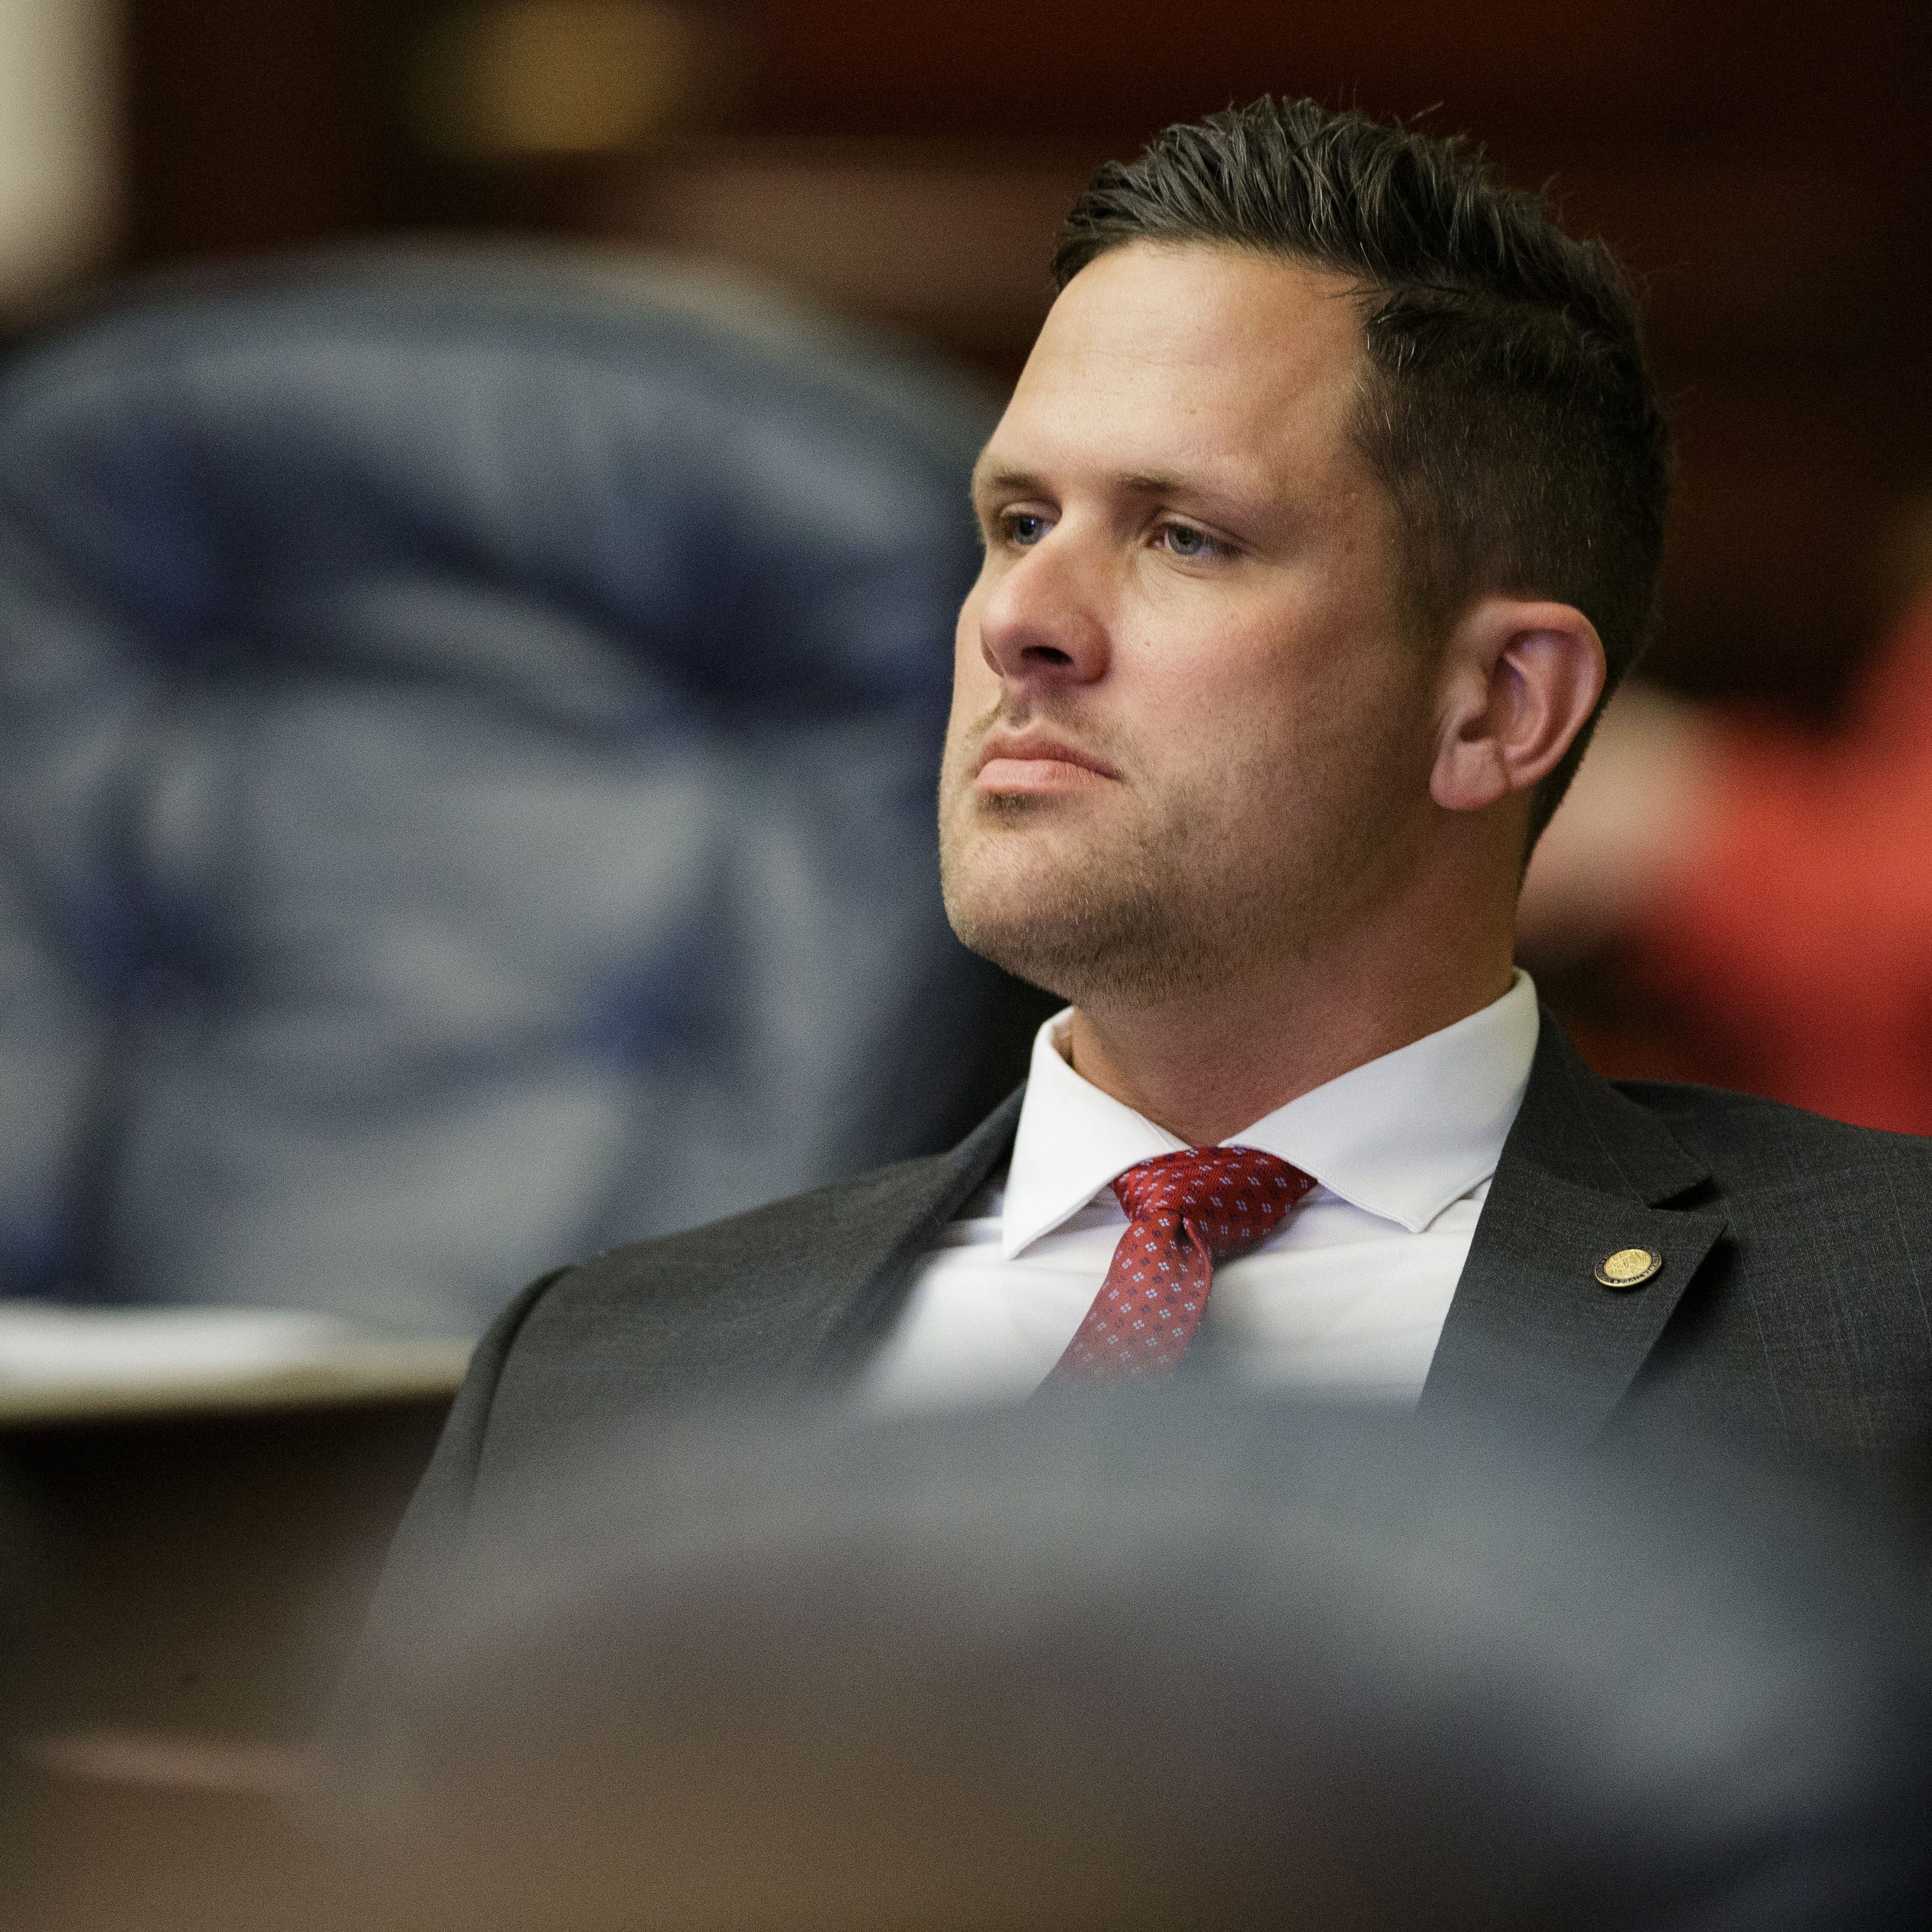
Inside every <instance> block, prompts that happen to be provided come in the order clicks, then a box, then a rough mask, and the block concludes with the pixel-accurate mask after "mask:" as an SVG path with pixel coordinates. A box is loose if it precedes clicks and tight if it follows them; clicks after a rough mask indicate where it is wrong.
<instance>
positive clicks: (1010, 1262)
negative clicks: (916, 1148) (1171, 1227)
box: [864, 973, 1538, 1409]
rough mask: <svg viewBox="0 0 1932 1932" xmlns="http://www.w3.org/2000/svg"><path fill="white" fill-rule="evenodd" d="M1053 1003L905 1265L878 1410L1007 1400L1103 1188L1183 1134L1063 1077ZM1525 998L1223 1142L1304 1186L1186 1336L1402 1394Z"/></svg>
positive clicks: (1308, 1385) (1272, 1370) (1528, 1015)
mask: <svg viewBox="0 0 1932 1932" xmlns="http://www.w3.org/2000/svg"><path fill="white" fill-rule="evenodd" d="M1066 1026H1067V1014H1066V1013H1060V1014H1058V1015H1056V1016H1055V1017H1054V1018H1053V1019H1051V1020H1049V1021H1048V1022H1047V1023H1046V1025H1044V1026H1043V1027H1042V1028H1040V1034H1039V1036H1038V1037H1037V1039H1036V1040H1034V1049H1033V1065H1032V1069H1031V1073H1030V1075H1029V1076H1028V1082H1027V1090H1026V1098H1025V1101H1024V1103H1022V1107H1021V1110H1020V1118H1019V1130H1018V1133H1017V1134H1016V1137H1015V1139H1014V1142H1013V1158H1012V1161H1011V1163H1010V1165H1009V1166H1008V1168H1007V1171H1006V1172H1005V1173H1004V1174H1002V1175H995V1177H994V1178H993V1179H992V1181H989V1183H988V1184H987V1185H986V1187H983V1188H982V1189H981V1190H980V1192H979V1193H978V1194H977V1195H976V1196H974V1199H972V1200H971V1201H969V1202H968V1203H967V1205H966V1208H965V1212H964V1213H963V1214H962V1217H961V1218H960V1219H959V1220H956V1221H955V1222H953V1223H952V1224H951V1225H950V1226H949V1227H948V1228H947V1230H946V1232H945V1233H944V1235H942V1236H941V1239H940V1241H938V1244H937V1245H936V1246H935V1247H933V1248H932V1249H931V1250H929V1252H928V1253H926V1256H924V1257H923V1258H922V1259H921V1261H920V1262H919V1265H918V1268H917V1270H916V1273H915V1274H914V1275H913V1282H912V1286H911V1290H910V1295H908V1297H907V1301H906V1304H905V1307H904V1310H902V1312H901V1314H900V1316H899V1318H898V1322H897V1323H896V1325H895V1327H894V1328H893V1330H892V1333H891V1334H889V1336H888V1337H886V1343H885V1346H884V1348H883V1350H882V1351H881V1352H880V1355H879V1356H878V1357H877V1359H876V1360H875V1361H874V1363H873V1364H872V1366H871V1369H870V1370H869V1371H868V1376H867V1378H866V1380H865V1385H864V1393H865V1397H866V1399H867V1400H868V1402H869V1403H871V1405H872V1406H875V1407H878V1408H881V1409H907V1408H919V1407H929V1406H932V1407H938V1406H952V1405H956V1404H965V1403H998V1402H1010V1401H1019V1400H1024V1399H1025V1397H1027V1396H1028V1395H1029V1394H1031V1393H1032V1392H1033V1391H1034V1390H1035V1389H1037V1388H1038V1387H1039V1386H1040V1384H1041V1382H1043V1381H1044V1380H1045V1379H1046V1376H1047V1373H1048V1372H1049V1370H1051V1369H1052V1367H1053V1365H1054V1364H1055V1362H1057V1361H1058V1360H1059V1359H1060V1356H1061V1352H1062V1351H1063V1350H1064V1349H1065V1348H1066V1346H1067V1343H1069V1342H1070V1341H1071V1340H1073V1334H1074V1331H1075V1330H1076V1329H1077V1328H1079V1325H1080V1324H1081V1322H1082V1319H1083V1318H1084V1317H1085V1315H1086V1313H1087V1310H1088V1308H1089V1307H1091V1305H1092V1304H1093V1301H1094V1296H1095V1295H1097V1294H1098V1293H1099V1292H1100V1284H1101V1283H1102V1282H1103V1280H1105V1279H1106V1273H1107V1265H1108V1263H1109V1262H1110V1261H1111V1260H1112V1259H1113V1253H1114V1247H1115V1243H1116V1242H1118V1241H1119V1239H1120V1238H1121V1234H1122V1233H1123V1232H1124V1230H1125V1229H1126V1227H1127V1216H1126V1215H1125V1214H1124V1212H1123V1211H1121V1205H1120V1203H1119V1202H1118V1200H1117V1199H1115V1195H1114V1191H1113V1187H1112V1181H1113V1180H1114V1178H1115V1175H1119V1174H1121V1173H1124V1172H1125V1171H1126V1170H1127V1169H1129V1168H1130V1167H1132V1166H1134V1165H1135V1164H1136V1163H1137V1162H1139V1161H1143V1160H1150V1159H1151V1158H1152V1157H1154V1155H1156V1154H1172V1153H1174V1152H1175V1151H1177V1150H1178V1148H1181V1146H1182V1145H1184V1143H1182V1142H1180V1141H1178V1140H1176V1139H1175V1138H1174V1136H1172V1134H1169V1133H1166V1132H1165V1131H1164V1130H1163V1129H1161V1128H1160V1127H1156V1126H1155V1125H1154V1123H1153V1122H1152V1121H1148V1120H1146V1119H1144V1118H1142V1116H1141V1115H1139V1114H1137V1113H1136V1112H1134V1111H1133V1109H1132V1108H1130V1107H1128V1106H1124V1105H1123V1104H1122V1103H1121V1102H1120V1101H1118V1100H1114V1099H1112V1097H1110V1096H1109V1095H1107V1094H1103V1093H1102V1092H1101V1091H1100V1089H1099V1088H1097V1087H1095V1086H1093V1085H1090V1084H1089V1083H1088V1082H1087V1081H1085V1080H1083V1079H1082V1078H1081V1077H1080V1076H1079V1074H1077V1073H1075V1072H1074V1070H1073V1067H1071V1066H1070V1064H1068V1061H1067V1057H1066V1052H1065V1039H1066ZM1537 1030H1538V1017H1537V1004H1536V989H1535V986H1532V984H1531V983H1530V980H1529V976H1528V974H1524V973H1518V974H1517V975H1516V977H1515V979H1514V982H1513V983H1512V984H1511V987H1510V990H1509V991H1508V992H1507V993H1505V995H1503V996H1502V998H1501V999H1499V1000H1498V1001H1496V1002H1495V1003H1494V1004H1493V1005H1490V1006H1487V1007H1484V1008H1483V1010H1481V1012H1480V1013H1472V1014H1471V1015H1470V1016H1469V1018H1468V1019H1463V1020H1458V1021H1457V1022H1456V1024H1455V1025H1454V1026H1449V1027H1445V1028H1443V1029H1442V1031H1440V1032H1439V1033H1433V1034H1430V1035H1429V1036H1428V1037H1427V1038H1426V1039H1423V1040H1416V1041H1415V1042H1413V1043H1411V1044H1410V1045H1409V1046H1405V1047H1402V1048H1400V1049H1398V1050H1397V1052H1394V1053H1390V1054H1385V1055H1383V1056H1382V1058H1381V1059H1379V1060H1372V1061H1369V1062H1368V1063H1367V1064H1366V1065H1364V1066H1361V1067H1354V1068H1352V1069H1351V1070H1349V1072H1348V1073H1344V1074H1343V1075H1341V1076H1340V1078H1338V1079H1334V1080H1331V1081H1330V1082H1328V1083H1327V1085H1325V1086H1321V1087H1318V1088H1315V1089H1314V1090H1313V1091H1312V1092H1310V1093H1307V1094H1303V1095H1302V1096H1301V1098H1300V1099H1299V1100H1291V1101H1290V1102H1289V1103H1288V1105H1287V1106H1285V1107H1280V1108H1277V1109H1276V1110H1275V1111H1274V1112H1273V1113H1272V1114H1270V1115H1268V1116H1267V1117H1266V1118H1265V1119H1262V1120H1260V1121H1256V1123H1255V1124H1254V1125H1253V1127H1250V1128H1249V1129H1247V1131H1246V1132H1245V1133H1238V1134H1235V1135H1234V1136H1231V1137H1230V1139H1228V1140H1227V1141H1226V1142H1223V1145H1225V1146H1228V1147H1251V1148H1264V1149H1265V1150H1266V1151H1268V1153H1270V1154H1277V1155H1279V1156H1280V1157H1281V1158H1282V1159H1283V1160H1286V1161H1287V1162H1289V1163H1291V1164H1292V1166H1296V1167H1298V1168H1300V1169H1301V1171H1302V1172H1304V1174H1308V1175H1313V1177H1314V1178H1315V1180H1316V1182H1317V1183H1318V1185H1317V1186H1316V1187H1314V1188H1313V1189H1311V1190H1310V1192H1309V1193H1308V1194H1307V1196H1306V1197H1305V1198H1304V1200H1303V1202H1302V1204H1301V1207H1300V1208H1298V1209H1297V1210H1296V1211H1295V1214H1294V1215H1293V1216H1292V1218H1291V1219H1290V1220H1289V1223H1288V1225H1287V1226H1286V1227H1285V1228H1284V1229H1283V1230H1282V1231H1281V1232H1280V1233H1279V1234H1277V1235H1274V1236H1273V1237H1272V1238H1270V1239H1269V1240H1268V1241H1266V1242H1265V1243H1264V1244H1262V1246H1261V1247H1258V1248H1256V1249H1254V1250H1251V1251H1250V1252H1249V1253H1246V1254H1244V1255H1242V1256H1240V1257H1239V1258H1238V1259H1235V1260H1232V1261H1229V1262H1223V1263H1222V1264H1221V1265H1219V1266H1218V1267H1217V1268H1216V1269H1215V1271H1214V1286H1213V1288H1212V1289H1211V1291H1210V1292H1209V1295H1208V1312H1207V1315H1206V1316H1205V1322H1204V1326H1203V1329H1202V1335H1201V1337H1199V1340H1197V1342H1196V1347H1197V1348H1199V1347H1201V1346H1204V1345H1205V1346H1208V1347H1209V1348H1211V1349H1213V1350H1214V1354H1215V1356H1216V1358H1217V1361H1221V1362H1224V1363H1225V1364H1227V1365H1228V1366H1229V1367H1230V1368H1231V1369H1232V1370H1233V1371H1234V1372H1235V1373H1237V1374H1238V1375H1241V1376H1244V1377H1247V1378H1248V1379H1251V1380H1253V1382H1256V1383H1261V1384H1267V1385H1272V1386H1275V1387H1283V1388H1289V1387H1292V1388H1304V1389H1310V1390H1319V1391H1325V1392H1328V1393H1330V1394H1338V1395H1340V1394H1346V1395H1348V1396H1350V1397H1369V1398H1379V1399H1382V1400H1390V1401H1394V1402H1401V1403H1413V1402H1414V1401H1415V1399H1416V1397H1418V1395H1419V1394H1421V1390H1422V1384H1423V1380H1424V1377H1425V1376H1427V1374H1428V1373H1429V1364H1430V1361H1431V1360H1432V1359H1433V1357H1434V1355H1435V1353H1436V1343H1437V1342H1438V1340H1439V1339H1440V1337H1441V1335H1442V1323H1443V1320H1444V1318H1445V1316H1447V1315H1448V1312H1449V1302H1450V1298H1451V1296H1452V1295H1454V1293H1455V1292H1456V1283H1457V1281H1458V1280H1459V1279H1460V1277H1461V1275H1462V1273H1463V1262H1465V1261H1466V1259H1468V1257H1469V1241H1470V1238H1471V1236H1472V1235H1473V1234H1474V1233H1475V1227H1476V1217H1477V1216H1478V1214H1480V1213H1481V1211H1482V1205H1483V1202H1484V1197H1485V1196H1487V1194H1488V1193H1489V1191H1490V1177H1491V1176H1492V1175H1493V1174H1494V1173H1495V1172H1496V1160H1497V1157H1499V1155H1500V1154H1501V1153H1502V1145H1503V1141H1504V1139H1505V1136H1507V1135H1508V1133H1509V1130H1510V1125H1511V1122H1512V1121H1514V1120H1515V1118H1516V1115H1517V1108H1518V1107H1519V1106H1521V1104H1522V1102H1523V1089H1524V1088H1525V1087H1526V1085H1528V1084H1529V1065H1530V1061H1531V1060H1532V1058H1533V1057H1534V1055H1535V1052H1536V1037H1537Z"/></svg>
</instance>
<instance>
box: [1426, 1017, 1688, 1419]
mask: <svg viewBox="0 0 1932 1932" xmlns="http://www.w3.org/2000/svg"><path fill="white" fill-rule="evenodd" d="M1708 1179H1709V1169H1707V1168H1706V1167H1705V1166H1704V1165H1703V1163H1701V1162H1700V1161H1698V1160H1696V1159H1695V1158H1694V1157H1692V1156H1691V1154H1689V1153H1688V1152H1687V1151H1685V1148H1684V1147H1683V1146H1682V1145H1681V1144H1680V1143H1679V1142H1678V1141H1677V1140H1676V1139H1675V1137H1674V1136H1673V1135H1672V1134H1671V1133H1670V1130H1669V1129H1668V1128H1667V1127H1665V1126H1664V1123H1663V1122H1662V1121H1660V1120H1659V1119H1658V1118H1657V1116H1656V1115H1654V1114H1652V1113H1651V1112H1649V1111H1648V1110H1647V1109H1645V1108H1643V1107H1641V1106H1638V1105H1637V1103H1636V1102H1635V1101H1634V1100H1629V1099H1628V1098H1626V1097H1625V1096H1624V1095H1623V1094H1619V1092H1618V1091H1616V1088H1613V1087H1612V1086H1611V1085H1610V1084H1609V1083H1608V1082H1607V1081H1604V1080H1603V1079H1600V1078H1598V1076H1597V1075H1596V1074H1595V1073H1592V1072H1591V1071H1590V1070H1589V1068H1588V1067H1586V1066H1585V1065H1584V1064H1583V1061H1581V1060H1580V1058H1578V1057H1577V1052H1576V1050H1575V1049H1574V1048H1573V1047H1572V1046H1571V1044H1570V1043H1569V1041H1568V1040H1567V1039H1565V1037H1564V1035H1563V1032H1562V1028H1560V1027H1559V1025H1558V1024H1557V1022H1556V1019H1554V1018H1553V1016H1551V1015H1550V1013H1548V1012H1547V1011H1546V1012H1545V1013H1544V1016H1543V1025H1542V1031H1541V1035H1540V1037H1539V1038H1538V1043H1537V1050H1536V1058H1535V1063H1534V1064H1533V1066H1532V1069H1531V1072H1530V1078H1529V1088H1528V1089H1527V1091H1526V1093H1525V1094H1524V1096H1523V1108H1522V1110H1521V1112H1520V1113H1519V1114H1518V1115H1517V1120H1516V1124H1515V1126H1514V1127H1513V1128H1512V1129H1511V1133H1510V1136H1509V1139H1508V1142H1506V1143H1505V1145H1504V1148H1503V1153H1502V1160H1500V1161H1499V1163H1498V1164H1497V1167H1496V1180H1495V1181H1494V1183H1493V1185H1492V1186H1491V1188H1490V1195H1489V1199H1488V1200H1487V1202H1485V1203H1484V1208H1483V1213H1482V1218H1481V1220H1480V1221H1479V1222H1478V1224H1477V1228H1476V1234H1475V1240H1474V1241H1473V1242H1472V1244H1471V1245H1470V1249H1469V1262H1468V1264H1467V1265H1466V1267H1465V1268H1464V1269H1463V1278H1462V1280H1461V1281H1460V1283H1459V1284H1458V1285H1457V1289H1456V1295H1455V1299H1454V1301H1453V1302H1452V1303H1451V1305H1450V1310H1449V1316H1448V1321H1447V1322H1445V1324H1444V1326H1443V1330H1442V1341H1441V1343H1440V1344H1439V1346H1438V1348H1437V1350H1436V1359H1435V1361H1434V1363H1433V1365H1432V1366H1431V1367H1430V1373H1429V1379H1428V1382H1427V1385H1426V1386H1425V1388H1424V1391H1423V1395H1422V1406H1423V1408H1424V1410H1425V1411H1433V1410H1438V1409H1442V1408H1445V1407H1448V1406H1454V1404H1456V1403H1460V1402H1462V1401H1465V1400H1471V1399H1475V1398H1481V1397H1486V1396H1487V1397H1490V1398H1492V1399H1493V1398H1494V1397H1497V1396H1499V1395H1500V1396H1502V1397H1505V1398H1506V1399H1507V1400H1509V1401H1510V1402H1511V1403H1515V1404H1519V1405H1522V1406H1528V1407H1531V1408H1533V1409H1538V1410H1540V1411H1543V1412H1547V1413H1549V1414H1551V1415H1554V1416H1556V1417H1558V1418H1560V1419H1561V1423H1562V1427H1564V1428H1565V1429H1566V1430H1574V1432H1575V1433H1577V1434H1578V1435H1580V1436H1590V1435H1594V1434H1595V1433H1596V1431H1597V1430H1598V1429H1600V1428H1601V1427H1602V1425H1603V1424H1604V1421H1606V1420H1607V1418H1608V1417H1609V1415H1610V1412H1611V1411H1612V1410H1613V1409H1614V1408H1615V1407H1616V1405H1617V1403H1619V1401H1620V1400H1622V1397H1623V1395H1624V1394H1625V1391H1627V1390H1628V1388H1629V1387H1630V1385H1631V1382H1632V1380H1633V1379H1634V1378H1635V1376H1636V1375H1637V1372H1638V1371H1639V1370H1640V1369H1641V1368H1642V1367H1643V1364H1644V1362H1645V1361H1646V1358H1648V1357H1649V1354H1650V1352H1651V1350H1652V1348H1653V1347H1654V1346H1655V1344H1656V1342H1657V1340H1658V1337H1659V1336H1660V1335H1661V1334H1662V1333H1663V1332H1664V1325H1665V1324H1666V1323H1667V1322H1669V1320H1670V1317H1671V1315H1672V1313H1673V1311H1674V1310H1676V1307H1677V1304H1678V1302H1679V1299H1680V1298H1682V1295H1683V1293H1684V1291H1685V1288H1686V1287H1687V1286H1688V1285H1689V1283H1690V1280H1691V1277H1692V1276H1693V1275H1694V1274H1695V1273H1696V1272H1697V1268H1698V1267H1699V1265H1700V1264H1701V1263H1702V1262H1703V1259H1704V1257H1705V1256H1706V1254H1707V1253H1709V1251H1710V1249H1711V1247H1712V1244H1713V1243H1714V1242H1715V1241H1716V1240H1717V1238H1718V1236H1719V1235H1721V1233H1722V1232H1724V1226H1725V1222H1724V1216H1723V1215H1722V1214H1717V1213H1714V1212H1710V1211H1698V1210H1697V1208H1695V1207H1694V1206H1692V1205H1676V1206H1673V1205H1670V1204H1672V1203H1673V1202H1679V1203H1683V1202H1685V1197H1686V1196H1691V1193H1692V1190H1694V1189H1696V1188H1697V1187H1699V1186H1700V1184H1702V1183H1703V1182H1704V1181H1707V1180H1708ZM1625 1248H1647V1249H1649V1250H1651V1251H1652V1253H1655V1254H1658V1255H1661V1256H1662V1257H1663V1261H1664V1265H1663V1266H1662V1268H1661V1269H1659V1270H1658V1272H1657V1274H1655V1276H1653V1277H1652V1278H1651V1279H1650V1280H1649V1281H1647V1282H1646V1283H1643V1285H1642V1286H1640V1287H1637V1288H1635V1289H1629V1290H1626V1291H1622V1292H1619V1291H1618V1290H1616V1289H1610V1288H1606V1287H1604V1286H1603V1285H1602V1284H1601V1283H1600V1282H1599V1281H1598V1278H1597V1272H1596V1271H1597V1268H1598V1264H1599V1263H1601V1262H1603V1261H1604V1259H1606V1258H1607V1256H1610V1255H1612V1254H1614V1253H1617V1252H1618V1251H1619V1250H1622V1249H1625Z"/></svg>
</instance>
